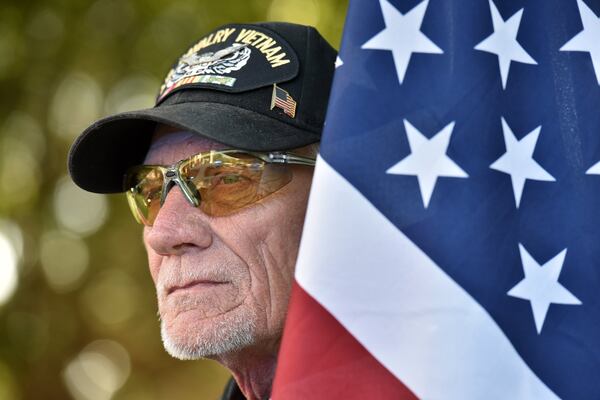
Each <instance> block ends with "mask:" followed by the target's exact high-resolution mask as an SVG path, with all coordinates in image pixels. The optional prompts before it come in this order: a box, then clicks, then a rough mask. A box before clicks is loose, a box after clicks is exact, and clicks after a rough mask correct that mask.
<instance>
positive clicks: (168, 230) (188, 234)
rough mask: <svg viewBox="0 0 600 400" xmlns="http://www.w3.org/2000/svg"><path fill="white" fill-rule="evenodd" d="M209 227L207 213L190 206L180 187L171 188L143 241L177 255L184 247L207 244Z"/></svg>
mask: <svg viewBox="0 0 600 400" xmlns="http://www.w3.org/2000/svg"><path fill="white" fill-rule="evenodd" d="M212 240H213V231H212V229H211V228H210V225H209V223H208V219H207V216H206V215H204V213H203V212H202V211H200V209H199V208H196V207H194V206H192V205H191V204H190V203H189V201H187V199H186V198H185V196H184V194H183V193H182V191H181V189H180V188H179V187H178V186H177V185H175V186H173V187H172V188H171V190H170V191H169V193H168V194H167V197H166V198H165V202H164V203H163V205H162V206H161V208H160V210H159V212H158V215H157V216H156V219H155V220H154V224H153V226H152V227H151V228H149V229H148V230H147V231H146V235H145V241H146V242H147V244H148V245H149V246H150V247H151V248H152V249H153V250H154V251H155V252H156V253H158V254H161V255H180V254H182V253H183V252H184V251H185V250H186V249H187V248H188V247H200V248H207V247H210V245H211V244H212Z"/></svg>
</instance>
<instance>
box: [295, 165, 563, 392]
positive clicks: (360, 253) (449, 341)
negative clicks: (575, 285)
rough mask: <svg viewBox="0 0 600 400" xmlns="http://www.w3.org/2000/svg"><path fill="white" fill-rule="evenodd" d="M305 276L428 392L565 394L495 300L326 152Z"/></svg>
mask: <svg viewBox="0 0 600 400" xmlns="http://www.w3.org/2000/svg"><path fill="white" fill-rule="evenodd" d="M296 280H297V281H298V283H299V284H300V285H301V286H302V287H303V288H304V289H305V290H306V291H307V292H308V293H309V294H310V295H311V296H313V297H314V298H315V299H316V300H317V301H318V302H319V303H321V304H322V305H323V306H324V307H325V308H326V309H327V310H328V311H329V312H330V313H331V314H332V315H333V316H335V318H337V319H338V321H340V323H341V324H342V325H343V326H344V327H345V328H346V329H347V330H348V331H349V332H350V333H351V334H352V335H354V337H355V338H356V339H357V340H358V341H359V342H360V343H361V344H363V345H364V346H365V347H366V349H367V350H368V351H369V352H370V353H371V354H373V356H374V357H375V358H376V359H377V360H379V362H381V363H382V364H383V365H384V366H385V367H386V368H387V369H389V370H390V371H391V372H392V373H393V374H394V375H395V376H396V377H397V378H398V379H399V380H400V381H402V383H404V384H405V385H406V386H407V387H408V388H409V389H410V390H412V391H413V393H415V395H417V396H418V397H419V398H422V399H461V400H466V399H511V400H518V399H556V398H558V397H557V396H556V395H555V394H554V393H553V392H552V391H551V390H550V389H549V388H548V387H547V386H546V385H545V384H544V383H543V382H542V381H541V380H540V379H539V378H538V377H537V376H536V375H535V374H534V372H533V371H532V370H531V369H530V368H529V367H528V366H527V365H526V364H525V362H524V361H523V359H522V358H521V357H520V356H519V354H518V353H517V352H516V350H515V349H514V347H513V346H512V344H511V343H510V341H509V340H508V338H507V337H506V336H505V335H504V333H503V332H502V331H501V330H500V328H499V327H498V325H497V324H496V323H495V322H494V320H493V319H492V318H491V317H490V315H489V314H488V313H487V312H486V311H485V309H484V308H483V307H482V306H481V305H479V304H478V303H477V302H476V301H475V300H474V299H473V298H472V297H471V296H470V295H469V294H468V293H467V292H466V291H465V290H464V289H462V288H461V287H460V286H459V285H458V284H457V283H456V282H455V281H453V280H452V279H451V278H450V277H449V276H448V275H446V274H445V273H444V272H443V271H442V269H441V268H440V267H439V266H437V265H436V264H435V263H434V262H433V261H432V260H431V259H430V258H429V257H428V256H427V255H426V254H425V253H424V252H423V251H421V250H420V249H419V248H418V247H417V246H416V245H415V244H414V243H413V242H411V241H410V239H408V237H406V236H405V235H404V234H403V233H402V232H401V231H400V230H399V229H397V228H396V227H395V226H394V225H393V224H392V223H391V222H390V221H389V220H387V219H386V218H385V217H384V216H383V215H382V214H381V213H380V212H379V211H378V210H377V209H376V208H375V207H374V206H373V205H372V204H371V203H370V202H369V201H368V200H367V199H366V198H365V197H364V196H363V195H362V194H361V193H360V192H359V191H358V190H356V189H355V188H354V187H353V186H352V185H350V183H349V182H347V181H346V180H345V179H344V178H343V177H342V176H341V175H339V174H338V173H337V172H336V171H335V170H334V169H333V168H332V167H331V166H329V165H328V164H327V163H326V162H325V160H323V159H322V158H320V157H319V160H318V162H317V167H316V170H315V178H314V181H313V186H312V189H311V195H310V200H309V207H308V213H307V219H306V223H305V226H304V234H303V237H302V243H301V246H300V254H299V258H298V263H297V270H296ZM549 351H551V349H549Z"/></svg>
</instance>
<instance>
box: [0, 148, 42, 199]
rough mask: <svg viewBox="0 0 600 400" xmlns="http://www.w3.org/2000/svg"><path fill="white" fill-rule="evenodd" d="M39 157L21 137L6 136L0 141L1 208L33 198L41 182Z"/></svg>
mask: <svg viewBox="0 0 600 400" xmlns="http://www.w3.org/2000/svg"><path fill="white" fill-rule="evenodd" d="M39 172H40V170H39V164H38V159H36V157H35V155H34V154H33V153H32V151H31V149H30V148H29V146H28V145H27V143H25V142H24V141H23V140H21V139H17V138H14V137H11V136H8V137H4V138H3V139H2V141H1V142H0V195H1V196H0V209H10V208H13V207H15V206H17V205H21V204H23V203H26V202H27V201H30V200H32V199H33V198H34V197H35V196H36V195H37V193H38V187H39V186H40V184H41V177H40V173H39Z"/></svg>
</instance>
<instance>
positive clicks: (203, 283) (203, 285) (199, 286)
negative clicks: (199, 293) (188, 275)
mask: <svg viewBox="0 0 600 400" xmlns="http://www.w3.org/2000/svg"><path fill="white" fill-rule="evenodd" d="M227 283H228V282H220V281H210V280H194V281H191V282H189V283H186V284H184V285H181V286H171V287H170V288H169V289H168V290H167V296H168V295H170V294H172V293H175V292H183V291H192V290H204V289H211V288H215V287H217V286H221V285H225V284H227Z"/></svg>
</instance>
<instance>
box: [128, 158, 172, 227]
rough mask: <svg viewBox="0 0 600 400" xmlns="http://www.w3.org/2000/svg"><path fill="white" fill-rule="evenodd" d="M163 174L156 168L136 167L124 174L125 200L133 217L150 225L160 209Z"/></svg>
mask: <svg viewBox="0 0 600 400" xmlns="http://www.w3.org/2000/svg"><path fill="white" fill-rule="evenodd" d="M162 186H163V174H162V171H161V170H160V169H158V168H150V167H138V168H134V169H132V170H130V171H129V172H128V173H127V176H126V187H129V188H130V189H129V190H128V191H127V192H126V193H127V201H128V203H129V207H130V208H131V212H132V213H133V216H134V217H135V219H136V220H137V221H138V222H139V223H141V224H144V225H152V224H153V223H154V219H155V218H156V215H157V214H158V210H159V209H160V195H161V191H162Z"/></svg>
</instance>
